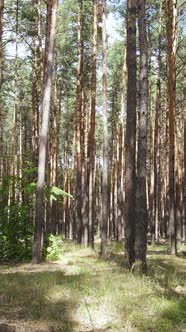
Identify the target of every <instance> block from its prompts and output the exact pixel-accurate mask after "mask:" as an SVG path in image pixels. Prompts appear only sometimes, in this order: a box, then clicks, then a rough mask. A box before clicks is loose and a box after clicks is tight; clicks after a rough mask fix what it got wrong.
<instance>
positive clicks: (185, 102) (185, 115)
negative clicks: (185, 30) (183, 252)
mask: <svg viewBox="0 0 186 332" xmlns="http://www.w3.org/2000/svg"><path fill="white" fill-rule="evenodd" d="M185 228H186V63H185V65H184V231H185ZM183 238H184V239H185V238H186V234H183Z"/></svg>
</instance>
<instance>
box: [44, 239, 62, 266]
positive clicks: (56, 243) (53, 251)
mask: <svg viewBox="0 0 186 332" xmlns="http://www.w3.org/2000/svg"><path fill="white" fill-rule="evenodd" d="M48 240H49V246H48V247H47V258H48V259H51V260H57V259H59V258H60V255H61V252H62V249H61V243H62V240H61V238H60V237H57V236H54V235H52V234H51V235H50V236H49V239H48Z"/></svg>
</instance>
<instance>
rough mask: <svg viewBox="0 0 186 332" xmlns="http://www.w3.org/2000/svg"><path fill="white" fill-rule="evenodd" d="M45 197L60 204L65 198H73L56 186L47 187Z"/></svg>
mask: <svg viewBox="0 0 186 332" xmlns="http://www.w3.org/2000/svg"><path fill="white" fill-rule="evenodd" d="M45 197H46V199H48V200H54V201H58V202H61V201H62V200H63V197H70V198H73V196H72V195H71V194H69V193H67V192H66V191H64V190H62V189H61V188H58V187H55V186H52V187H49V186H45Z"/></svg>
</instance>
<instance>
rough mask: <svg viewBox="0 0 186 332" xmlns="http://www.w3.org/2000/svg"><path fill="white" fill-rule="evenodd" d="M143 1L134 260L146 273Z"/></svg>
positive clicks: (140, 9)
mask: <svg viewBox="0 0 186 332" xmlns="http://www.w3.org/2000/svg"><path fill="white" fill-rule="evenodd" d="M145 4H146V2H145V0H139V1H138V15H139V17H138V27H139V45H140V87H139V113H138V114H139V118H138V156H137V181H136V232H135V256H136V257H135V258H136V260H138V261H139V264H140V271H141V272H143V273H146V271H147V264H146V249H147V197H146V156H147V111H148V49H147V37H146V20H145Z"/></svg>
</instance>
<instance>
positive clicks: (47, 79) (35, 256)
mask: <svg viewBox="0 0 186 332" xmlns="http://www.w3.org/2000/svg"><path fill="white" fill-rule="evenodd" d="M50 6H51V17H50V13H49V12H48V16H47V20H48V22H49V21H50V20H51V24H50V29H49V28H48V29H47V33H48V34H49V35H50V37H49V36H47V38H48V40H49V42H48V47H46V65H45V74H44V88H43V98H42V124H41V134H40V144H39V163H38V182H37V191H36V217H35V229H34V244H33V250H32V263H36V264H37V263H39V262H40V260H41V251H42V230H43V226H44V225H43V198H44V181H45V164H46V149H47V132H48V123H49V111H50V100H51V88H52V68H53V52H54V40H55V30H56V15H57V0H50V1H49V7H50Z"/></svg>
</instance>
